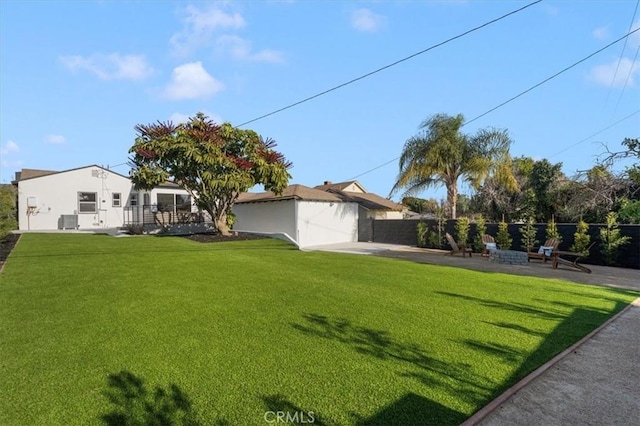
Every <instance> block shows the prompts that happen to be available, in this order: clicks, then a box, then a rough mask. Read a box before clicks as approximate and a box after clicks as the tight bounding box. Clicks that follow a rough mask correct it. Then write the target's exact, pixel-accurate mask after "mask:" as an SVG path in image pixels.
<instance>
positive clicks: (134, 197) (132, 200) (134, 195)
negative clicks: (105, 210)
mask: <svg viewBox="0 0 640 426" xmlns="http://www.w3.org/2000/svg"><path fill="white" fill-rule="evenodd" d="M129 205H130V206H137V205H138V193H137V192H132V193H131V195H130V196H129Z"/></svg>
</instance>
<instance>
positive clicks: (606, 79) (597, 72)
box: [589, 58, 640, 87]
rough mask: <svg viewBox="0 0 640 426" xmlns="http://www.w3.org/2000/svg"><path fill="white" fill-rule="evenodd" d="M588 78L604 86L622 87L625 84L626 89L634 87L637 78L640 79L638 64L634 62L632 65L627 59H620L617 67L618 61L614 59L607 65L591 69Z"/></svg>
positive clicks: (639, 66) (639, 65) (639, 63)
mask: <svg viewBox="0 0 640 426" xmlns="http://www.w3.org/2000/svg"><path fill="white" fill-rule="evenodd" d="M616 68H617V70H618V71H617V72H616ZM614 76H615V77H614ZM627 77H628V80H627ZM589 78H590V79H591V80H592V81H595V82H596V83H598V84H602V85H604V86H613V87H622V86H624V84H625V82H626V84H627V87H634V86H635V84H636V82H637V80H638V78H640V62H638V61H636V62H635V63H634V62H633V61H632V60H631V59H629V58H622V59H620V64H619V65H618V60H617V59H616V60H614V61H612V62H610V63H608V64H603V65H598V66H595V67H593V68H592V69H591V72H590V73H589ZM612 81H613V83H612Z"/></svg>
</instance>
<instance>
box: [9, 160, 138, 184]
mask: <svg viewBox="0 0 640 426" xmlns="http://www.w3.org/2000/svg"><path fill="white" fill-rule="evenodd" d="M90 167H96V168H98V169H102V170H106V171H108V172H110V173H113V174H115V175H118V176H122V177H123V178H126V179H129V177H128V176H125V175H122V174H120V173H118V172H114V171H113V170H109V169H105V168H104V167H102V166H98V165H97V164H90V165H88V166H82V167H76V168H73V169H68V170H62V171H55V170H38V169H22V170H21V171H19V172H16V180H15V182H20V181H23V180H27V179H35V178H39V177H43V176H49V175H55V174H58V173H67V172H72V171H75V170H81V169H88V168H90Z"/></svg>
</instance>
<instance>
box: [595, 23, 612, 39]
mask: <svg viewBox="0 0 640 426" xmlns="http://www.w3.org/2000/svg"><path fill="white" fill-rule="evenodd" d="M591 34H592V35H593V38H595V39H596V40H607V39H608V38H609V35H610V34H609V27H608V26H605V27H598V28H596V29H595V30H593V33H591Z"/></svg>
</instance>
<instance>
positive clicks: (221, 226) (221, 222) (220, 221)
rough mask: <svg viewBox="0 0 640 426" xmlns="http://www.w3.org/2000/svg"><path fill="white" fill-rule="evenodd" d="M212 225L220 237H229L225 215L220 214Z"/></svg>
mask: <svg viewBox="0 0 640 426" xmlns="http://www.w3.org/2000/svg"><path fill="white" fill-rule="evenodd" d="M213 224H214V225H215V227H216V229H217V230H218V232H220V233H221V234H222V235H231V232H230V231H229V226H227V214H226V213H221V214H220V216H219V217H216V218H214V220H213Z"/></svg>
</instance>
